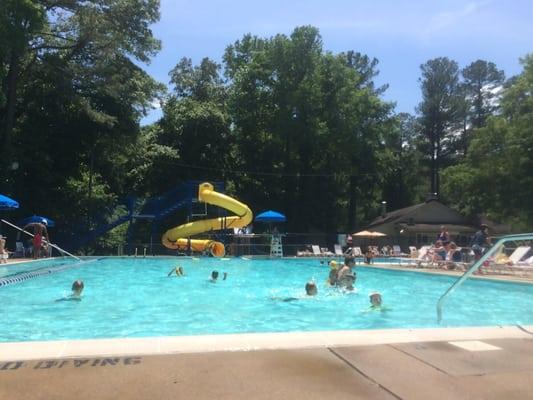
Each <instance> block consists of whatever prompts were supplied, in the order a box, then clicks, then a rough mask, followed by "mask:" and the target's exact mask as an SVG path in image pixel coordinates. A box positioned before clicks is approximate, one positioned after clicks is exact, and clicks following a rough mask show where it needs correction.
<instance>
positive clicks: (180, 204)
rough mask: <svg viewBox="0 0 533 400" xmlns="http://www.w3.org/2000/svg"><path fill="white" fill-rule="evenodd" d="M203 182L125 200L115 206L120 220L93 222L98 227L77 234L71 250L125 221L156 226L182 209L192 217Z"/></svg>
mask: <svg viewBox="0 0 533 400" xmlns="http://www.w3.org/2000/svg"><path fill="white" fill-rule="evenodd" d="M200 183H201V182H200V181H187V182H185V183H182V184H179V185H178V186H176V187H174V188H173V189H171V190H169V191H168V192H166V193H164V194H163V195H161V196H157V197H150V198H147V199H137V198H135V197H128V198H126V199H125V201H123V202H120V203H119V204H118V205H117V206H116V207H115V209H114V212H111V214H114V215H118V216H117V217H115V218H114V219H112V220H111V221H106V220H105V219H104V218H103V216H102V217H101V220H100V221H98V220H97V221H95V220H94V219H93V224H94V225H96V227H95V228H94V229H92V230H90V231H89V232H87V231H85V232H84V233H81V234H77V235H75V238H73V239H72V240H70V242H71V244H70V246H68V248H69V250H71V251H73V250H76V249H79V248H80V247H82V246H85V245H87V244H90V243H92V242H93V241H94V240H96V239H98V238H99V237H101V236H103V235H105V234H106V233H107V232H109V231H110V230H112V229H114V228H116V227H117V226H120V225H122V224H124V223H126V222H134V221H136V220H148V221H151V222H156V223H157V222H158V221H160V220H162V219H164V218H166V217H167V216H169V215H172V214H174V213H175V212H177V211H179V210H181V209H187V213H188V215H191V214H192V210H193V203H196V202H197V201H198V200H197V192H198V185H199V184H200ZM215 187H216V189H217V190H218V191H224V184H223V183H221V182H217V183H215ZM108 215H109V214H108Z"/></svg>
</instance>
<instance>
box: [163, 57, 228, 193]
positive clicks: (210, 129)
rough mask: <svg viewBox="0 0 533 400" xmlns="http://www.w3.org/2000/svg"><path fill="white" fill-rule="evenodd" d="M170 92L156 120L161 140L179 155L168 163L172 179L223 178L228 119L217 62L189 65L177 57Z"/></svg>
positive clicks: (205, 59)
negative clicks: (171, 90) (159, 118)
mask: <svg viewBox="0 0 533 400" xmlns="http://www.w3.org/2000/svg"><path fill="white" fill-rule="evenodd" d="M170 78H171V83H172V84H173V85H174V91H173V93H172V94H171V95H170V96H169V97H168V99H167V100H166V102H165V105H164V107H163V118H162V119H161V121H159V123H158V125H159V134H158V137H159V142H160V143H161V144H163V145H165V146H169V147H170V148H172V149H174V150H175V151H176V154H177V157H178V158H177V159H176V160H175V161H174V162H173V166H174V167H173V166H172V165H168V166H167V172H164V171H163V172H162V174H163V175H162V176H167V177H168V179H171V182H172V181H174V182H176V183H177V182H179V181H180V180H187V179H213V180H215V179H216V180H221V179H224V173H223V171H224V170H225V169H226V168H227V167H228V160H229V159H230V158H231V148H232V143H231V137H230V118H229V115H228V110H227V94H226V87H225V85H224V82H223V80H222V77H221V75H220V65H218V64H217V63H215V62H214V61H212V60H210V59H208V58H204V59H203V60H202V61H201V63H200V64H199V65H198V66H193V65H192V61H191V60H190V59H188V58H183V59H181V60H180V61H179V62H178V63H177V65H176V66H175V67H174V68H173V69H172V71H170Z"/></svg>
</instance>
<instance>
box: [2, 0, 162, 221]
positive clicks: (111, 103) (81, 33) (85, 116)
mask: <svg viewBox="0 0 533 400" xmlns="http://www.w3.org/2000/svg"><path fill="white" fill-rule="evenodd" d="M20 5H24V6H27V7H26V9H29V10H30V11H31V10H33V9H32V8H31V7H33V8H34V9H35V10H36V11H35V13H34V15H36V16H38V17H39V19H38V20H37V22H35V23H29V22H28V20H30V19H29V17H27V16H25V17H24V18H18V17H17V16H18V15H19V14H20V12H19V8H20V7H19V6H20ZM30 5H31V7H30ZM1 7H2V8H1V10H2V15H1V18H4V20H7V21H8V22H9V24H11V25H8V26H5V25H3V24H0V26H2V28H0V29H4V30H8V31H9V32H15V33H13V34H14V35H15V36H16V38H17V40H16V41H11V40H10V41H4V40H3V39H4V37H2V38H1V39H0V49H1V51H2V53H1V57H0V71H3V72H2V74H3V77H4V78H5V79H4V80H3V82H2V93H3V96H0V97H1V98H2V99H3V103H0V120H1V126H0V129H1V134H2V135H1V136H2V140H3V143H4V145H3V146H1V148H0V152H1V153H2V154H1V157H0V158H1V160H2V162H4V163H6V162H8V161H10V160H16V161H18V164H19V165H20V167H19V169H18V170H17V171H15V172H14V173H13V174H11V176H10V178H9V183H10V187H11V188H12V189H13V191H14V193H16V196H17V198H18V199H19V200H20V201H21V203H22V204H23V208H24V210H25V212H42V213H45V212H46V211H49V210H54V211H55V212H59V211H57V210H61V213H62V214H63V215H64V217H65V220H68V221H71V220H73V219H74V218H75V217H77V218H78V219H79V220H80V221H83V223H84V224H86V223H87V221H88V220H87V217H90V216H91V214H105V213H107V212H108V211H109V213H111V211H112V210H107V209H106V208H102V207H100V206H99V204H101V203H99V200H98V199H99V196H100V193H101V191H100V190H99V188H105V191H106V192H107V194H106V196H107V195H109V197H106V198H113V199H115V198H117V197H119V196H123V195H124V193H125V191H126V190H128V187H127V186H126V179H124V178H125V177H126V175H127V174H128V155H129V147H130V146H131V145H132V144H134V143H136V142H137V137H138V135H139V120H140V118H141V117H142V116H143V115H145V113H146V110H147V109H148V108H150V107H151V102H152V100H153V98H154V96H159V95H160V93H161V91H162V86H161V85H160V84H158V83H157V82H155V81H154V80H153V79H152V78H151V77H149V76H148V75H147V74H146V73H145V72H144V71H143V70H142V68H140V67H139V66H138V65H137V64H135V62H134V61H135V60H137V61H138V62H147V61H149V59H150V57H151V56H152V55H153V54H155V52H156V51H157V50H158V49H159V42H158V41H157V40H156V39H155V38H154V37H153V35H152V32H151V30H150V28H149V25H150V24H151V23H153V22H155V21H156V20H157V19H158V18H159V2H158V1H157V0H122V1H119V0H98V1H96V0H95V1H77V0H73V1H67V2H50V1H44V0H37V1H31V2H30V1H28V2H24V1H22V2H11V1H8V2H2V5H1ZM24 15H26V14H24ZM30 15H33V14H31V13H30ZM35 18H37V17H35ZM32 21H33V20H32ZM15 28H20V29H18V30H17V29H15ZM10 54H15V56H16V57H12V56H9V57H7V56H6V55H10ZM15 70H16V73H15V74H13V73H12V72H11V71H15ZM75 182H81V183H82V186H83V185H84V186H83V187H84V188H85V191H84V193H83V197H82V198H79V199H77V201H76V202H74V201H71V200H67V199H70V198H71V197H70V193H67V192H69V191H71V190H73V188H77V189H76V193H75V194H73V195H75V196H80V193H81V192H80V190H79V186H77V185H76V184H75ZM80 203H83V204H84V205H85V206H83V207H78V206H74V205H75V204H80ZM104 204H107V205H108V206H109V207H108V208H112V207H111V206H112V204H111V203H110V202H105V201H104ZM80 210H85V212H86V213H87V214H86V215H83V216H82V215H81V213H80ZM67 214H69V215H67ZM77 225H78V226H79V225H80V224H77ZM61 228H67V229H68V227H59V230H61ZM87 228H88V229H89V228H90V226H88V227H87Z"/></svg>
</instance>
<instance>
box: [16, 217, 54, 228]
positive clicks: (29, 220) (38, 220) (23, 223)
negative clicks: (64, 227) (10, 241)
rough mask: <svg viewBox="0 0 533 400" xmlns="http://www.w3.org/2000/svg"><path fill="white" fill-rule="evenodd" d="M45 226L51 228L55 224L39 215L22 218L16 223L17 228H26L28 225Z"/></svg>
mask: <svg viewBox="0 0 533 400" xmlns="http://www.w3.org/2000/svg"><path fill="white" fill-rule="evenodd" d="M35 223H39V224H46V226H47V227H49V228H51V227H53V226H54V225H55V222H54V221H52V220H51V219H50V218H47V217H41V216H40V215H32V216H31V217H28V218H24V219H22V220H20V221H19V222H18V225H19V226H26V225H28V224H35Z"/></svg>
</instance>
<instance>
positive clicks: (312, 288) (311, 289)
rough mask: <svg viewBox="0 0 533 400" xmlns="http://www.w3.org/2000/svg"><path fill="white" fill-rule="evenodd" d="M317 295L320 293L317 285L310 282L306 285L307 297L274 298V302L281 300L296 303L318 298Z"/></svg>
mask: <svg viewBox="0 0 533 400" xmlns="http://www.w3.org/2000/svg"><path fill="white" fill-rule="evenodd" d="M317 293H318V288H317V286H316V283H315V282H313V281H309V282H307V283H306V284H305V294H306V297H272V300H280V301H284V302H289V301H296V300H301V299H303V298H307V297H313V296H316V295H317Z"/></svg>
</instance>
